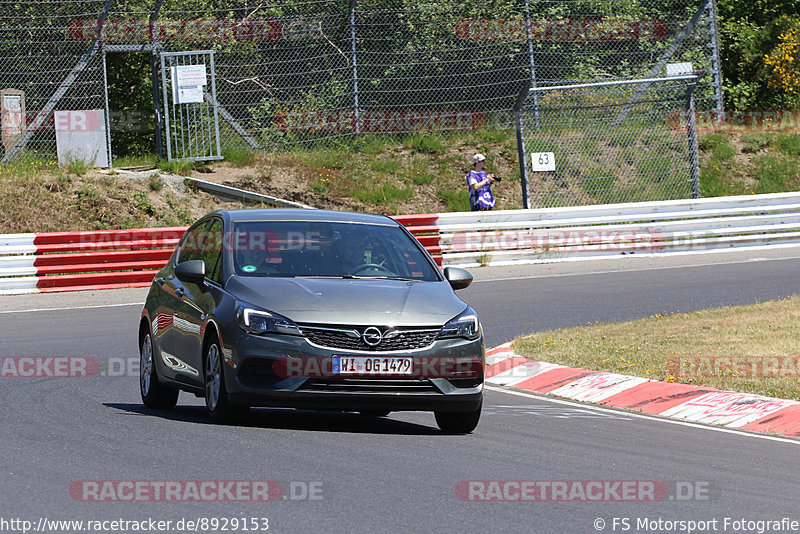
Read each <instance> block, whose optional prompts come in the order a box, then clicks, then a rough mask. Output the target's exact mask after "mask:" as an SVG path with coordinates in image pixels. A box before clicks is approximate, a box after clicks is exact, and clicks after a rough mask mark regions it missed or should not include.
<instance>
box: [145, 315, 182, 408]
mask: <svg viewBox="0 0 800 534" xmlns="http://www.w3.org/2000/svg"><path fill="white" fill-rule="evenodd" d="M157 352H158V348H157V347H156V346H155V345H154V342H153V336H152V334H151V333H150V330H149V329H148V330H147V331H146V332H145V333H144V335H143V336H142V338H141V340H140V343H139V393H140V394H141V395H142V402H143V403H144V405H145V406H147V407H148V408H155V409H158V410H169V409H171V408H174V407H175V404H176V403H177V402H178V390H177V389H175V388H171V387H169V386H166V385H165V384H164V383H163V382H162V381H161V380H160V379H159V378H158V369H157V367H156V360H155V355H156V354H157Z"/></svg>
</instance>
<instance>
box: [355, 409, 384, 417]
mask: <svg viewBox="0 0 800 534" xmlns="http://www.w3.org/2000/svg"><path fill="white" fill-rule="evenodd" d="M358 413H360V414H361V415H363V416H365V417H386V416H387V415H389V414H390V413H392V411H391V410H361V411H360V412H358Z"/></svg>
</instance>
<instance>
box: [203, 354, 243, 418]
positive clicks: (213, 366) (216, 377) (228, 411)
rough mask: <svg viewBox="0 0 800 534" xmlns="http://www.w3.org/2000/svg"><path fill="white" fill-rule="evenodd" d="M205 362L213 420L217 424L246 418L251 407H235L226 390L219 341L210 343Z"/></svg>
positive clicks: (209, 414)
mask: <svg viewBox="0 0 800 534" xmlns="http://www.w3.org/2000/svg"><path fill="white" fill-rule="evenodd" d="M203 362H204V364H203V369H204V373H203V381H204V383H205V392H206V394H205V398H206V410H207V412H208V416H209V417H210V418H211V420H212V421H215V422H217V423H225V422H230V421H235V420H237V419H239V418H240V417H242V416H244V415H245V414H246V413H247V411H248V410H249V407H248V406H237V405H233V404H231V402H230V400H229V399H228V390H227V389H226V388H225V373H224V370H223V367H222V351H221V350H220V348H219V343H218V342H217V341H211V342H209V343H208V346H206V354H205V358H204V360H203Z"/></svg>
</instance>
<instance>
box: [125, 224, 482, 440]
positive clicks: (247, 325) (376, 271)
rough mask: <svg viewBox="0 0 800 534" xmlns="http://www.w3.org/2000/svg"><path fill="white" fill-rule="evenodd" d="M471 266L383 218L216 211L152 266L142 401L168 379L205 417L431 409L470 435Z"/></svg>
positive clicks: (474, 409)
mask: <svg viewBox="0 0 800 534" xmlns="http://www.w3.org/2000/svg"><path fill="white" fill-rule="evenodd" d="M471 281H472V276H471V275H470V274H469V273H468V272H467V271H464V270H462V269H456V268H445V269H444V271H443V272H442V271H441V270H440V269H439V268H438V266H437V265H436V263H435V262H434V261H433V259H432V258H431V257H430V255H428V253H427V252H426V251H425V249H424V248H423V247H422V246H421V245H420V243H419V242H418V241H417V240H416V239H415V238H414V237H413V236H412V235H411V234H410V233H409V232H408V230H406V229H405V228H404V227H403V226H402V225H401V224H399V223H398V222H396V221H394V220H393V219H390V218H388V217H380V216H372V215H361V214H355V213H344V212H331V211H317V210H286V209H275V210H233V211H217V212H215V213H212V214H209V215H207V216H205V217H203V218H202V219H200V220H199V221H198V222H196V223H195V224H193V225H192V226H191V227H190V228H189V229H188V230H187V231H186V232H185V233H184V235H183V237H182V238H181V240H180V243H179V244H178V246H177V248H176V249H175V252H174V253H173V255H172V257H171V258H170V260H169V262H168V263H167V265H166V266H165V267H164V268H163V269H162V270H161V271H160V272H159V273H158V274H157V275H156V277H155V279H154V280H153V285H152V287H151V289H150V292H149V294H148V296H147V301H146V302H145V305H144V308H143V309H142V315H141V320H140V322H139V347H140V381H139V383H140V390H141V395H142V400H143V402H144V404H145V405H146V406H148V407H150V408H158V409H168V408H172V407H173V406H175V404H176V402H177V398H178V391H179V390H184V391H188V392H192V393H194V394H196V395H197V396H199V397H205V401H206V407H207V410H208V413H209V415H210V416H211V418H212V419H214V420H217V421H223V420H227V419H229V418H231V417H234V416H238V415H242V414H243V413H244V412H246V411H247V410H248V409H249V408H250V407H251V406H272V407H292V408H299V409H314V410H327V411H355V412H360V413H362V414H365V415H369V416H377V417H381V416H385V415H387V414H389V413H390V412H392V411H404V410H424V411H432V412H434V414H435V417H436V422H437V424H438V425H439V427H440V428H441V429H442V430H443V431H445V432H451V433H468V432H471V431H472V430H473V429H474V428H475V426H476V425H477V424H478V420H479V418H480V414H481V406H482V400H483V381H484V368H485V350H484V344H483V334H482V331H481V326H480V322H479V321H478V318H477V315H476V314H475V311H474V310H473V309H472V308H470V307H469V306H467V305H466V304H465V303H464V302H463V301H461V300H460V299H459V298H458V297H456V295H455V293H454V292H453V290H454V289H461V288H464V287H467V286H468V285H469V284H470V283H471Z"/></svg>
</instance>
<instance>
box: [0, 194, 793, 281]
mask: <svg viewBox="0 0 800 534" xmlns="http://www.w3.org/2000/svg"><path fill="white" fill-rule="evenodd" d="M395 219H396V220H397V221H399V222H400V223H402V224H403V225H405V226H406V227H408V229H409V230H410V231H411V232H412V233H413V234H414V235H415V236H416V237H417V239H419V240H420V242H421V243H422V244H423V245H424V246H425V248H426V249H427V250H428V252H430V253H431V255H432V256H433V258H434V260H436V262H437V263H438V264H439V265H440V266H448V265H453V266H454V265H458V266H464V267H470V266H477V265H483V264H488V265H509V264H521V263H544V262H555V261H573V260H590V259H607V258H621V257H625V256H628V255H631V254H636V255H643V254H644V255H655V254H658V255H663V254H687V253H693V252H715V251H725V250H733V249H746V248H750V249H758V248H764V247H770V248H774V247H797V246H800V193H774V194H769V195H747V196H738V197H723V198H708V199H699V200H669V201H664V202H640V203H631V204H607V205H601V206H580V207H571V208H545V209H537V210H507V211H484V212H458V213H439V214H424V215H400V216H397V217H395ZM184 230H185V228H184V227H174V228H141V229H134V230H104V231H97V232H58V233H48V234H6V235H0V294H4V295H8V294H16V293H36V292H46V291H76V290H85V289H104V288H119V287H139V286H147V285H149V284H150V283H151V281H152V279H153V276H154V275H155V273H156V272H157V271H158V269H160V268H161V267H162V266H163V265H164V264H165V263H166V261H167V259H168V258H169V257H170V254H171V253H172V250H173V248H174V247H175V245H176V244H177V243H178V240H179V239H180V236H181V235H182V234H183V232H184Z"/></svg>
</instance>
